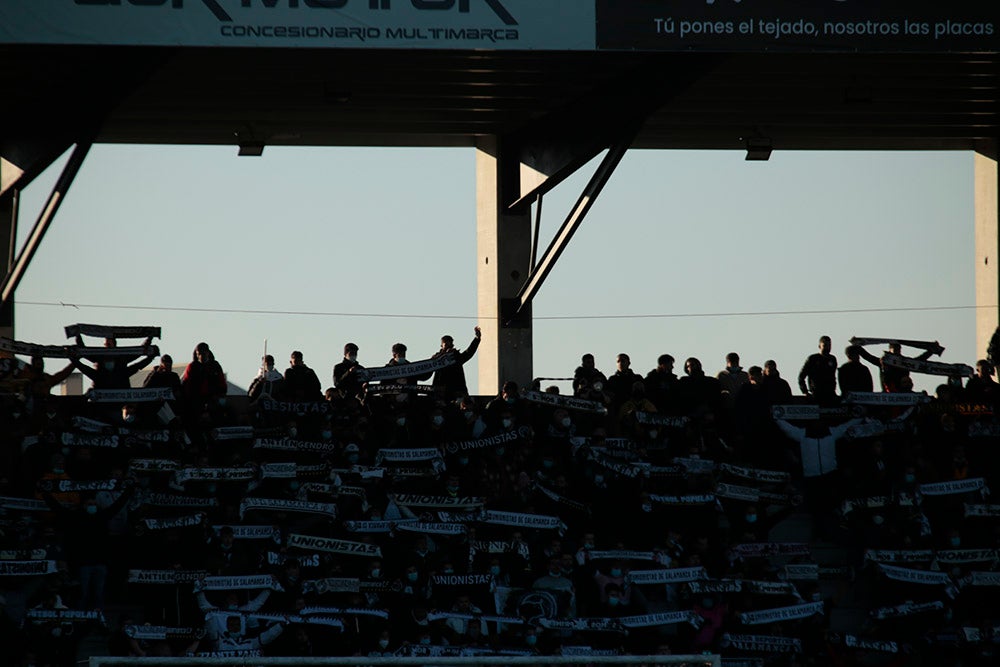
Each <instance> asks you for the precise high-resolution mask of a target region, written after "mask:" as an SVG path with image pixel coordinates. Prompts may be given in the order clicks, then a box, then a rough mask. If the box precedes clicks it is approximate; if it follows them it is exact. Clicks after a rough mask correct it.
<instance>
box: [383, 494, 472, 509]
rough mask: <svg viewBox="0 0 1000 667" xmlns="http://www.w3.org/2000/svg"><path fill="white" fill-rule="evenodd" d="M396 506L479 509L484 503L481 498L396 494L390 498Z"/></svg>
mask: <svg viewBox="0 0 1000 667" xmlns="http://www.w3.org/2000/svg"><path fill="white" fill-rule="evenodd" d="M391 497H392V498H393V499H395V501H396V504H397V505H403V506H404V507H429V508H432V509H451V510H455V509H465V510H471V509H479V508H480V507H482V506H483V504H484V503H485V502H486V501H485V500H483V499H482V498H478V497H473V496H468V497H455V498H451V497H448V496H419V495H416V494H403V493H401V494H397V495H394V496H391Z"/></svg>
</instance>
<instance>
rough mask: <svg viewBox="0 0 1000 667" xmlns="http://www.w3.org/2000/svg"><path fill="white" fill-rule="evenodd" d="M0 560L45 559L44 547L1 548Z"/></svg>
mask: <svg viewBox="0 0 1000 667" xmlns="http://www.w3.org/2000/svg"><path fill="white" fill-rule="evenodd" d="M0 560H45V549H3V550H0Z"/></svg>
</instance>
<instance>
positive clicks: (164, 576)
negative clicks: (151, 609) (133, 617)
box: [128, 570, 209, 586]
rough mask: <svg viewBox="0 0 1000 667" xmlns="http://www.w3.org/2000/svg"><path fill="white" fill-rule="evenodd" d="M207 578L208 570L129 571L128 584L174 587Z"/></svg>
mask: <svg viewBox="0 0 1000 667" xmlns="http://www.w3.org/2000/svg"><path fill="white" fill-rule="evenodd" d="M207 576H209V573H208V571H207V570H129V571H128V583H130V584H156V585H168V586H174V585H176V584H193V583H194V582H196V581H199V580H200V579H204V578H205V577H207Z"/></svg>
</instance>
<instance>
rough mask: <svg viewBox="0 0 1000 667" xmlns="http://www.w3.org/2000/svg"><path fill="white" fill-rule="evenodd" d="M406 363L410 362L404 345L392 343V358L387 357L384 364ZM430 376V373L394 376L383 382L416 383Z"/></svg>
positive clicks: (402, 364)
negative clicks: (387, 359)
mask: <svg viewBox="0 0 1000 667" xmlns="http://www.w3.org/2000/svg"><path fill="white" fill-rule="evenodd" d="M408 363H410V360H409V359H407V358H406V346H405V345H403V344H402V343H396V344H394V345H393V346H392V358H391V359H389V361H388V363H386V366H404V365H406V364H408ZM430 377H431V374H430V373H421V374H419V375H407V376H406V377H401V378H396V379H395V380H387V381H386V382H384V383H383V384H417V383H418V382H421V381H423V380H429V379H430Z"/></svg>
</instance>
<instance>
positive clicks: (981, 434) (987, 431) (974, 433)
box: [969, 421, 1000, 438]
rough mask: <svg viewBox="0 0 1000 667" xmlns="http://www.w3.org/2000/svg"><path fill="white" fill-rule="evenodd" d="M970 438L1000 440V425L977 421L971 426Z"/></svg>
mask: <svg viewBox="0 0 1000 667" xmlns="http://www.w3.org/2000/svg"><path fill="white" fill-rule="evenodd" d="M969 437H970V438H998V437H1000V424H997V423H996V422H984V421H975V422H973V423H971V424H969Z"/></svg>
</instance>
